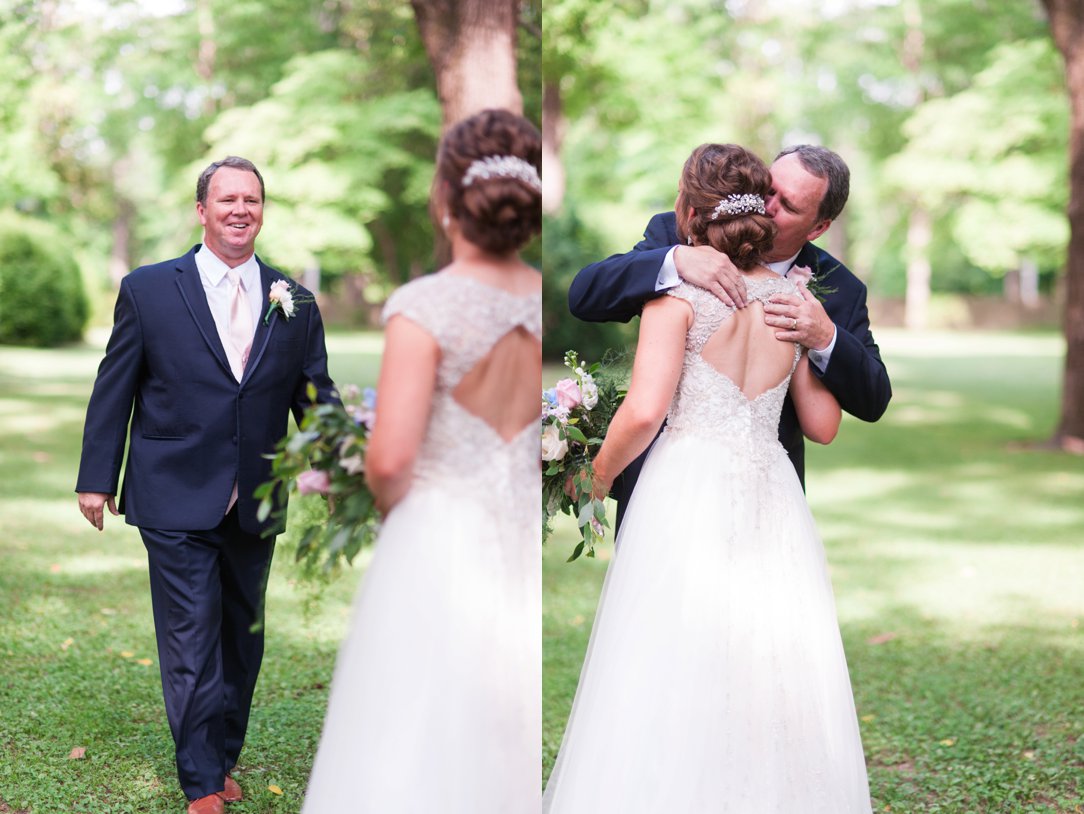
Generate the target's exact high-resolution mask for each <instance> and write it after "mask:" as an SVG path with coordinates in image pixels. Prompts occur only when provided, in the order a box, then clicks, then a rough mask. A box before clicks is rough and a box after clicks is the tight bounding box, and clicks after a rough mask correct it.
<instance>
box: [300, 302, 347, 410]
mask: <svg viewBox="0 0 1084 814" xmlns="http://www.w3.org/2000/svg"><path fill="white" fill-rule="evenodd" d="M310 383H311V384H312V385H313V386H315V387H316V401H317V403H318V404H329V403H333V402H338V401H339V399H338V397H337V396H336V395H335V382H333V381H332V380H331V375H330V374H329V373H328V371H327V345H326V343H325V341H324V320H323V318H322V317H321V316H320V309H319V308H317V306H316V303H315V302H314V303H312V305H311V307H310V308H309V322H308V328H307V330H306V333H305V361H304V369H303V371H302V376H301V380H300V384H299V385H298V389H297V391H296V392H295V393H294V396H293V403H292V404H291V405H290V408H291V410H292V412H293V414H294V421H296V422H297V423H298V424H299V425H300V424H301V418H302V415H303V413H304V411H305V408H306V407H308V406H309V405H310V404H311V403H312V402H311V401H310V399H309V395H308V392H307V391H308V386H309V384H310Z"/></svg>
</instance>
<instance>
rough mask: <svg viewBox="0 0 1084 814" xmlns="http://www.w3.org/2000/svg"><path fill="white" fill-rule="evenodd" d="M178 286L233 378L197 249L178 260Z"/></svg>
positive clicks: (210, 346) (223, 367)
mask: <svg viewBox="0 0 1084 814" xmlns="http://www.w3.org/2000/svg"><path fill="white" fill-rule="evenodd" d="M177 271H178V272H180V273H179V274H178V275H177V288H178V289H179V290H180V292H181V298H182V299H183V300H184V304H185V305H186V306H188V311H189V313H191V314H192V319H193V320H195V322H196V327H197V328H199V332H200V334H201V335H202V336H203V340H204V341H205V342H206V343H207V347H209V348H210V349H211V353H212V354H213V355H214V357H215V358H216V359H217V360H218V363H219V364H220V365H221V366H222V369H223V370H225V371H226V373H227V374H229V376H230V378H231V379H232V378H233V372H232V371H231V370H230V363H229V360H228V359H227V358H226V349H225V348H223V347H222V340H221V339H219V337H218V327H217V326H216V325H215V318H214V317H213V316H212V315H211V308H210V306H208V305H207V294H206V293H205V292H204V290H203V281H202V280H201V279H200V276H199V269H198V268H196V249H195V248H194V247H193V249H192V250H191V251H190V252H189V253H188V254H186V255H185V256H184V257H181V258H180V259H178V261H177Z"/></svg>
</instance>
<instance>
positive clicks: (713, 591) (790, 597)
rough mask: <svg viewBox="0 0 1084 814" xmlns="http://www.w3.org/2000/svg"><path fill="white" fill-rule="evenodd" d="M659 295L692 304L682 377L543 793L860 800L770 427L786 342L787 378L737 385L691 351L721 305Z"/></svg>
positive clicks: (774, 288)
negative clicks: (751, 386)
mask: <svg viewBox="0 0 1084 814" xmlns="http://www.w3.org/2000/svg"><path fill="white" fill-rule="evenodd" d="M748 291H749V297H750V301H752V300H758V301H760V302H762V303H763V302H765V301H766V300H767V299H768V298H769V297H770V296H771V295H772V294H774V293H776V292H780V291H786V292H793V291H794V287H793V284H792V283H791V282H789V281H787V280H785V279H783V278H778V279H755V278H754V279H750V280H748ZM668 293H671V294H672V295H674V296H678V297H680V298H682V299H685V300H687V301H688V302H689V303H691V304H692V306H693V310H694V313H695V316H694V319H693V325H692V328H691V329H690V331H689V334H688V337H687V339H686V352H685V360H684V364H683V369H682V374H681V378H680V381H679V383H678V388H677V393H676V395H675V396H674V399H673V402H672V404H671V407H670V412H669V415H668V419H667V425H666V430H665V431H664V432H663V434H662V435H661V436H660V437H659V439H658V441H656V443H655V446H654V448H653V449H652V451H651V454H650V456H649V457H648V459H647V461H646V462H645V464H644V467H643V471H642V472H641V474H640V478H639V481H638V482H637V485H636V491H635V493H634V495H633V497H632V499H631V500H630V502H629V506H628V510H627V513H626V514H625V518H624V521H623V523H622V526H621V533H620V534H619V535H618V542H617V550H616V553H615V556H614V559H613V562H612V563H611V564H610V568H609V571H608V573H607V575H606V580H605V583H604V586H603V591H602V597H601V600H600V602H599V607H598V612H597V614H596V617H595V623H594V629H593V631H592V634H591V641H590V645H589V647H588V652H587V659H586V662H585V664H584V667H583V671H582V674H581V676H580V684H579V688H578V690H577V692H576V699H575V702H574V704H573V709H572V715H571V717H570V719H569V723H568V727H567V729H566V732H565V737H564V743H563V744H562V746H561V751H560V754H559V756H558V758H557V763H556V766H555V767H554V771H553V774H552V776H551V777H550V780H549V783H548V785H547V788H546V793H545V797H544V801H543V808H544V810H545V811H548V812H552V814H670V813H671V812H672V813H673V814H858V813H859V812H860V813H861V814H868V813H869V812H870V798H869V789H868V786H867V780H866V768H865V762H864V759H863V754H862V744H861V740H860V738H859V732H858V722H857V719H856V715H855V707H854V701H853V698H852V695H851V687H850V679H849V677H848V673H847V663H846V660H845V658H844V654H843V646H842V643H841V640H840V635H839V627H838V623H837V621H836V615H835V607H834V600H833V596H832V588H831V584H830V582H829V578H828V572H827V565H826V562H825V556H824V550H823V547H822V545H821V542H820V539H819V537H818V535H817V531H816V528H815V526H814V523H813V518H812V516H811V514H810V511H809V508H808V506H807V504H806V501H805V496H804V495H803V493H802V488H801V485H800V483H799V481H798V477H797V475H796V474H795V472H794V468H793V467H792V466H791V464H790V461H789V459H788V458H787V454H786V452H785V451H784V449H783V447H782V445H780V443H779V441H778V437H777V428H778V423H779V413H780V410H781V408H782V404H783V399H784V397H785V395H786V392H787V387H788V384H789V381H790V375H791V374H793V372H794V367H795V365H796V364H797V361H798V359H799V358H800V357H799V348H798V347H797V346H796V347H795V357H794V364H792V366H791V371H790V374H787V376H786V379H785V380H784V381H782V382H780V383H779V384H778V385H777V386H775V387H773V388H771V389H769V390H767V391H766V392H764V393H763V394H761V395H759V396H757V397H756V398H754V399H752V400H750V399H748V398H747V397H746V396H745V395H744V394H743V393H742V391H741V390H740V389H739V388H738V386H737V385H735V384H734V382H733V381H731V380H730V379H729V378H728V377H727V376H725V375H723V374H722V373H720V372H719V371H718V370H716V368H714V367H713V366H712V365H711V364H709V363H708V362H707V361H706V360H705V359H704V358H703V357H702V356H701V350H702V349H703V348H704V346H705V344H706V343H707V342H708V340H709V338H710V337H711V336H712V335H713V334H714V333H715V331H716V330H717V329H718V328H719V326H721V325H722V324H723V322H724V321H725V320H726V319H728V318H729V317H730V316H731V315H732V314H733V313H734V312H733V309H731V308H728V307H727V306H725V305H723V303H721V302H720V301H719V300H718V299H716V298H715V297H714V296H713V295H711V294H710V293H708V292H706V291H704V290H703V289H699V288H695V287H692V286H689V285H687V284H682V285H680V286H678V287H677V288H675V289H673V290H671V291H670V292H668ZM757 310H759V309H757ZM750 317H752V318H756V319H760V318H761V317H760V316H759V314H756V313H751V314H750ZM771 341H776V340H774V339H773V340H771Z"/></svg>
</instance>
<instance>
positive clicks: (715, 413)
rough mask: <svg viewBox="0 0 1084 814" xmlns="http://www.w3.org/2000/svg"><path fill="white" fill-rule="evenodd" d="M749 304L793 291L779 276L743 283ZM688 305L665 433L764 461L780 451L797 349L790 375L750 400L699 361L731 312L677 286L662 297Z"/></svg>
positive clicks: (686, 286)
mask: <svg viewBox="0 0 1084 814" xmlns="http://www.w3.org/2000/svg"><path fill="white" fill-rule="evenodd" d="M746 289H747V296H748V299H749V300H750V301H753V300H757V301H759V302H761V303H764V302H767V300H768V299H769V298H770V297H772V296H773V295H775V294H780V293H785V294H793V293H794V292H795V291H796V290H797V289H796V287H795V285H794V283H792V282H791V281H789V280H787V279H786V278H784V277H778V278H774V277H773V278H766V279H750V280H747V281H746ZM666 293H667V294H668V295H670V296H672V297H678V298H680V299H682V300H685V301H686V302H688V303H689V304H690V305H691V306H692V309H693V324H692V326H691V327H690V329H689V332H688V334H687V335H686V338H685V360H684V362H683V364H682V370H681V378H680V379H679V381H678V386H677V392H676V393H675V394H674V399H673V402H672V403H671V404H670V411H669V413H668V414H667V419H666V421H667V424H666V428H667V429H666V431H667V432H671V433H694V434H698V435H703V436H709V437H711V438H716V439H718V440H721V441H724V442H726V443H728V444H730V445H734V446H736V447H739V448H740V449H741V451H742V453H743V455H747V456H748V457H749V459H750V460H752V461H753V462H754V463H755V462H758V461H767V460H768V458H769V457H771V456H774V455H775V454H777V453H778V451H779V450H780V449H781V447H780V445H779V414H780V412H781V411H782V409H783V400H784V399H785V398H786V395H787V388H788V387H789V385H790V377H791V376H792V375H793V374H794V369H795V368H796V367H797V365H798V360H799V359H800V358H801V352H802V349H801V346H800V345H799V344H797V343H795V345H794V362H793V363H792V364H791V368H790V372H789V373H788V374H787V376H786V378H785V379H783V381H781V382H779V384H777V385H776V386H775V387H772V388H771V389H769V390H767V391H765V392H763V393H761V394H760V395H759V396H757V397H756V398H754V399H749V398H747V397H746V396H745V394H744V393H743V392H742V391H741V389H740V388H739V387H738V386H737V385H736V384H735V383H734V382H733V381H732V380H731V379H730V378H729V377H727V376H726V375H725V374H723V373H721V372H719V371H718V370H717V369H716V368H714V367H713V366H712V365H711V364H710V363H708V362H707V361H705V360H704V358H703V357H702V356H701V351H702V350H703V349H704V345H705V344H707V341H708V340H709V339H710V338H711V337H712V335H713V334H714V333H715V332H716V331H717V330H718V329H719V326H721V325H722V324H723V322H724V321H726V320H727V319H729V318H730V317H731V316H732V315H733V314H734V308H732V307H731V306H728V305H726V304H724V303H723V302H722V301H721V300H720V299H719V298H718V297H716V296H715V295H714V294H712V293H711V292H710V291H707V290H706V289H703V288H698V287H697V286H694V285H690V284H688V283H681V284H680V285H678V286H675V287H674V288H671V289H669V290H668V291H667V292H666Z"/></svg>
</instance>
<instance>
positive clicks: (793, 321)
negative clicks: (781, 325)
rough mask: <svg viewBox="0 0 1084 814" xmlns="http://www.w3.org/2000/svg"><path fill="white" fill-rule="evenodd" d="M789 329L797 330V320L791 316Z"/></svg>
mask: <svg viewBox="0 0 1084 814" xmlns="http://www.w3.org/2000/svg"><path fill="white" fill-rule="evenodd" d="M790 329H791V330H792V331H796V330H798V320H797V319H794V318H793V317H792V318H791V320H790Z"/></svg>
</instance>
